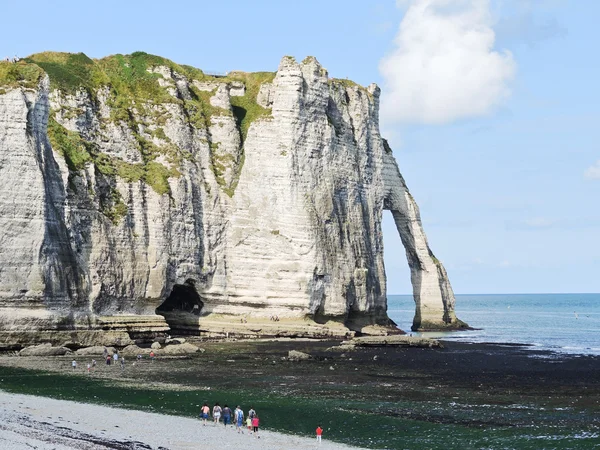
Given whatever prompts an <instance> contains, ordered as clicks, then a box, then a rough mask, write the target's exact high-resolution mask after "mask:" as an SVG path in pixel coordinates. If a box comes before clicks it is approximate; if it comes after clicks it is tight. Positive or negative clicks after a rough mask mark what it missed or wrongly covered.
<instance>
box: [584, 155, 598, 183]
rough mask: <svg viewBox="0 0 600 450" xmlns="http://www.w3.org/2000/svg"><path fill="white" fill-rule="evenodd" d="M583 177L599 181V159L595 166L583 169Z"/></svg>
mask: <svg viewBox="0 0 600 450" xmlns="http://www.w3.org/2000/svg"><path fill="white" fill-rule="evenodd" d="M583 176H584V177H586V178H587V179H589V180H600V159H599V160H598V161H596V164H594V165H592V166H590V167H588V168H587V169H585V172H583Z"/></svg>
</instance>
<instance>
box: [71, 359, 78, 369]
mask: <svg viewBox="0 0 600 450" xmlns="http://www.w3.org/2000/svg"><path fill="white" fill-rule="evenodd" d="M71 367H72V368H73V370H75V369H77V361H75V360H73V361H72V362H71Z"/></svg>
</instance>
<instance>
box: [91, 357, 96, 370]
mask: <svg viewBox="0 0 600 450" xmlns="http://www.w3.org/2000/svg"><path fill="white" fill-rule="evenodd" d="M95 367H96V360H95V359H92V369H94V368H95Z"/></svg>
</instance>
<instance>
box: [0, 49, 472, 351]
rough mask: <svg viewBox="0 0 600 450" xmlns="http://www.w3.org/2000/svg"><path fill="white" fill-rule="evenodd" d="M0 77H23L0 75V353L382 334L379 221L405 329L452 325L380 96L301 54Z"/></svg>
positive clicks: (447, 295)
mask: <svg viewBox="0 0 600 450" xmlns="http://www.w3.org/2000/svg"><path fill="white" fill-rule="evenodd" d="M52 58H54V59H52ZM50 63H51V64H50ZM2 64H9V63H2ZM57 64H58V65H60V64H63V66H62V67H63V68H62V71H57V70H56V67H57ZM40 67H41V68H42V69H44V70H45V72H41V75H40V76H39V78H38V79H35V80H33V81H31V80H29V79H28V78H27V76H30V75H29V74H30V72H31V71H32V70H33V68H38V70H39V68H40ZM140 67H141V69H140ZM73 68H75V69H76V70H77V71H76V72H74V73H76V76H73V77H67V76H66V75H65V74H68V73H69V70H75V69H73ZM11 70H20V71H21V72H19V73H20V74H21V75H19V76H21V78H19V76H14V77H13V78H11V79H9V80H8V81H7V80H6V79H5V80H4V81H3V80H2V78H0V337H2V339H3V340H10V339H9V337H10V333H15V336H22V335H23V332H24V331H27V330H30V331H31V332H32V333H36V332H39V331H41V330H44V331H48V330H50V331H52V330H57V331H61V330H62V331H65V330H67V331H69V330H71V331H73V332H77V333H79V334H80V336H79V340H82V339H83V338H82V337H81V333H85V332H86V330H90V331H92V330H95V331H97V330H106V331H111V332H113V333H116V334H118V333H127V334H129V336H130V337H131V338H132V339H135V338H137V337H139V336H143V335H155V334H156V333H160V332H165V331H167V330H169V329H175V330H176V329H177V327H178V326H179V325H181V327H182V328H183V329H184V330H185V331H186V332H189V333H193V332H194V330H196V331H197V330H201V329H203V320H205V319H209V318H210V317H218V318H220V319H219V320H220V321H221V322H222V321H223V320H222V318H223V317H226V318H227V317H229V318H230V319H226V320H231V321H232V322H236V323H237V322H239V321H240V317H250V318H252V317H261V318H269V317H273V316H276V317H277V318H278V319H279V318H282V319H284V318H287V319H291V320H294V321H295V322H294V323H298V321H299V320H300V321H301V320H304V319H306V321H307V322H306V324H307V326H313V325H315V324H316V325H319V324H321V325H322V324H325V323H327V322H334V321H335V322H337V323H341V324H343V325H344V326H345V327H346V328H347V329H349V330H353V331H360V330H362V329H363V328H366V327H369V326H373V325H382V326H392V325H393V324H392V323H391V322H390V320H389V319H388V317H387V312H386V311H387V303H386V274H385V270H384V262H383V237H382V233H381V218H382V213H383V210H384V209H388V210H390V211H391V212H392V214H393V217H394V220H395V222H396V225H397V228H398V232H399V234H400V236H401V239H402V242H403V244H404V246H405V248H406V254H407V258H408V262H409V265H410V269H411V277H412V284H413V287H414V296H415V302H416V315H415V318H414V324H413V329H440V328H457V327H462V326H465V324H464V323H462V322H460V321H459V320H458V319H457V318H456V316H455V314H454V295H453V293H452V288H451V286H450V283H449V281H448V277H447V274H446V271H445V270H444V267H443V265H442V264H441V263H440V262H439V261H438V260H437V259H436V258H435V256H434V255H433V253H432V252H431V250H430V249H429V246H428V244H427V239H426V237H425V233H424V232H423V228H422V226H421V221H420V217H419V210H418V207H417V205H416V203H415V201H414V199H413V198H412V196H411V195H410V193H409V191H408V189H407V187H406V184H405V183H404V180H403V178H402V176H401V175H400V172H399V170H398V166H397V164H396V161H395V159H394V157H393V154H392V151H391V149H390V148H389V147H388V146H387V143H386V142H385V140H383V139H382V138H381V136H380V134H379V118H378V111H379V95H380V90H379V88H378V87H377V86H376V85H374V84H373V85H371V86H369V87H368V88H363V87H361V86H358V85H356V84H355V83H353V82H350V81H348V80H336V79H332V78H329V77H328V74H327V71H326V70H325V69H324V68H323V67H321V65H320V64H319V63H318V62H317V60H316V59H315V58H311V57H309V58H307V59H305V60H304V61H303V62H302V63H298V62H296V61H295V60H294V59H293V58H291V57H285V58H283V59H282V61H281V63H280V65H279V69H278V70H277V72H276V73H257V74H246V73H240V72H236V73H231V74H228V76H226V77H214V76H207V75H204V74H202V72H200V71H199V70H197V69H193V70H192V69H191V68H187V67H185V66H178V65H177V64H174V63H172V62H170V61H168V60H164V59H162V58H159V57H153V56H151V55H146V54H143V53H137V54H133V55H127V56H123V55H116V56H113V57H108V58H105V59H102V60H94V61H92V60H90V59H89V58H87V57H86V56H85V55H83V54H78V55H69V54H40V55H33V56H32V57H30V58H28V59H27V60H26V62H21V63H19V64H16V65H15V66H14V67H13V68H11ZM27 71H29V72H27ZM0 73H2V72H0ZM26 79H28V80H29V82H25V81H24V80H26ZM73 80H75V81H73ZM69 83H70V84H69ZM73 83H75V84H73ZM77 83H81V85H77ZM183 316H185V317H187V318H182V317H183ZM171 318H173V320H172V321H170V319H171ZM283 323H284V322H282V325H283ZM178 324H179V325H178ZM336 333H337V334H336V335H339V332H338V331H336ZM300 334H302V333H300ZM322 334H323V333H322V331H320V335H322ZM7 336H8V337H7ZM90 339H91V338H90ZM109 343H110V342H109ZM109 343H107V342H102V344H109ZM129 343H131V342H126V339H125V340H124V341H123V342H121V344H122V345H127V344H129Z"/></svg>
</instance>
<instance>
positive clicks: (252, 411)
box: [248, 406, 256, 419]
mask: <svg viewBox="0 0 600 450" xmlns="http://www.w3.org/2000/svg"><path fill="white" fill-rule="evenodd" d="M255 415H256V411H254V408H253V407H252V406H251V407H250V410H249V411H248V417H250V418H251V419H254V416H255Z"/></svg>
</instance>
